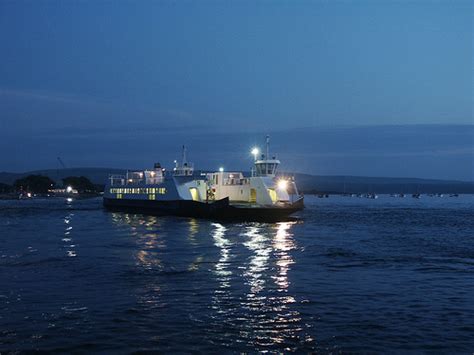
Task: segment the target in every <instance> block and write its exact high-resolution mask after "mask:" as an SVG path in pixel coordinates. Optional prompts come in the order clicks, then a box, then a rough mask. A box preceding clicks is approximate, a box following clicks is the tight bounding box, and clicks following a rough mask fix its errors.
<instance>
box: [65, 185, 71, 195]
mask: <svg viewBox="0 0 474 355" xmlns="http://www.w3.org/2000/svg"><path fill="white" fill-rule="evenodd" d="M66 192H67V193H68V194H70V193H71V192H72V186H68V187H66Z"/></svg>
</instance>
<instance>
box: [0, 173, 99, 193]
mask: <svg viewBox="0 0 474 355" xmlns="http://www.w3.org/2000/svg"><path fill="white" fill-rule="evenodd" d="M62 181H63V185H64V187H65V188H66V187H67V186H71V187H72V188H73V189H75V190H77V191H78V192H80V193H85V192H96V191H97V189H96V187H95V185H94V184H93V183H92V182H91V181H90V180H89V179H88V178H86V177H85V176H68V177H66V178H64V179H62ZM55 186H56V183H55V182H54V181H53V180H51V179H50V178H49V177H47V176H43V175H28V176H26V177H24V178H21V179H18V180H16V181H15V182H14V183H13V186H10V185H6V184H1V183H0V193H9V192H12V191H24V192H31V193H37V194H43V193H47V192H48V190H51V189H53V188H55Z"/></svg>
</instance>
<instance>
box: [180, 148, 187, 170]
mask: <svg viewBox="0 0 474 355" xmlns="http://www.w3.org/2000/svg"><path fill="white" fill-rule="evenodd" d="M186 163H187V161H186V146H185V145H183V152H182V161H181V165H182V166H185V165H186Z"/></svg>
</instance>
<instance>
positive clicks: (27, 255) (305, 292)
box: [0, 196, 474, 353]
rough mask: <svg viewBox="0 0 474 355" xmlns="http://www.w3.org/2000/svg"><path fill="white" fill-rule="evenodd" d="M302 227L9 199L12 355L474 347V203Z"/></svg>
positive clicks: (368, 204) (4, 327)
mask: <svg viewBox="0 0 474 355" xmlns="http://www.w3.org/2000/svg"><path fill="white" fill-rule="evenodd" d="M306 205H307V208H306V209H305V211H304V212H303V213H302V215H301V217H302V219H301V220H300V221H298V222H291V223H276V224H262V223H239V224H219V223H215V222H212V221H205V220H196V219H187V218H175V217H163V218H159V217H150V216H142V215H133V214H123V213H110V212H106V211H104V210H103V209H102V207H101V201H100V200H99V199H94V200H82V201H79V200H77V201H76V200H75V201H72V202H67V201H64V200H43V201H41V200H33V201H0V352H1V351H30V350H42V351H62V352H105V353H112V352H114V353H115V352H119V353H126V352H131V351H136V350H138V351H140V350H143V351H147V350H152V351H160V352H168V351H173V352H184V351H186V352H203V353H205V352H214V353H215V352H255V351H270V352H282V351H283V352H284V351H296V352H319V353H329V352H333V353H339V352H341V353H347V352H350V353H354V352H355V353H367V352H369V353H371V352H384V353H385V352H406V351H408V352H445V353H446V352H450V353H452V352H456V353H472V351H473V349H474V197H472V196H461V197H459V198H446V197H445V198H429V197H423V198H422V199H420V200H415V199H412V198H405V199H400V198H390V197H388V196H384V197H381V198H379V199H378V200H366V199H358V198H344V197H331V198H329V199H317V198H312V197H310V196H308V197H307V198H306Z"/></svg>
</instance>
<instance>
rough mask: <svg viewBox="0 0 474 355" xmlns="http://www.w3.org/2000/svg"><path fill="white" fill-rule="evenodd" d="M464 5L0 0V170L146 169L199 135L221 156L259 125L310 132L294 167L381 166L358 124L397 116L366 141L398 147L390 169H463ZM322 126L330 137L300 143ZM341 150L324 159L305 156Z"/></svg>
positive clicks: (467, 159)
mask: <svg viewBox="0 0 474 355" xmlns="http://www.w3.org/2000/svg"><path fill="white" fill-rule="evenodd" d="M473 16H474V3H473V2H472V1H463V0H458V1H447V0H446V1H407V0H403V1H274V2H270V1H256V2H255V1H239V2H237V1H180V2H178V1H140V2H132V1H41V0H39V1H2V2H0V46H1V47H0V48H1V54H2V55H1V56H0V128H1V132H0V139H1V142H0V148H2V149H6V151H9V152H11V155H8V154H6V155H5V154H2V155H3V157H2V158H0V170H14V171H22V170H29V169H34V168H48V167H55V166H56V161H55V159H56V156H57V155H63V159H64V160H65V161H67V162H69V165H71V166H79V165H95V166H116V167H122V166H123V167H129V166H135V165H136V163H137V162H139V164H138V165H141V164H145V165H146V164H147V163H148V161H149V160H151V161H150V164H151V163H152V161H154V160H159V159H161V158H160V156H162V157H163V158H162V159H161V160H165V161H166V160H170V159H172V155H173V154H174V153H172V151H176V150H179V146H180V145H181V144H182V143H187V142H196V141H200V143H199V144H200V145H199V147H195V149H196V148H199V149H196V151H197V150H199V151H200V154H201V152H202V151H204V152H206V151H213V153H212V154H218V153H219V151H220V149H221V147H219V145H218V144H217V143H218V142H220V143H221V144H223V143H225V142H224V140H223V139H224V137H227V138H228V135H227V134H228V133H235V135H233V136H232V139H234V140H235V141H232V142H233V143H232V146H236V147H239V149H244V148H245V149H247V147H244V146H243V145H244V144H243V143H244V142H245V143H247V141H249V142H251V141H254V140H258V138H257V137H259V136H262V135H264V134H265V133H267V132H274V133H275V134H277V135H278V137H279V138H280V139H278V140H277V139H275V140H274V144H275V145H276V148H277V149H279V148H283V147H286V146H287V144H286V143H287V142H289V143H290V146H291V147H299V146H301V145H302V144H300V143H301V142H300V141H301V139H303V138H302V136H301V135H299V136H298V135H295V134H294V131H295V130H298V129H304V130H303V131H306V132H313V134H312V135H309V134H306V135H304V139H306V140H307V142H306V143H305V144H304V146H305V151H295V150H294V149H293V150H292V154H293V155H294V156H297V155H298V156H303V155H304V156H305V158H304V159H303V160H301V163H299V164H296V165H297V169H298V170H303V171H306V172H315V173H317V172H320V171H325V172H326V173H331V174H332V173H340V174H352V175H364V174H371V175H378V176H387V175H389V174H390V175H393V173H396V171H395V172H394V171H392V170H394V169H390V168H387V167H384V166H383V165H380V166H378V167H377V169H373V167H372V168H370V166H371V164H370V162H371V160H370V159H373V158H370V157H367V156H366V157H365V158H361V157H360V156H359V157H358V158H354V153H353V152H354V151H357V149H358V146H359V145H360V142H362V141H367V139H366V134H365V133H367V132H375V131H377V132H380V128H377V127H385V126H395V128H391V129H390V130H389V131H391V132H393V137H391V136H390V135H389V136H384V137H385V138H386V139H387V140H390V139H392V140H393V142H391V141H387V146H389V147H390V149H391V150H390V149H388V148H387V147H386V146H385V145H384V144H378V143H377V144H376V143H374V144H373V145H372V146H370V145H369V146H368V147H367V149H368V150H369V151H372V152H373V153H374V154H377V155H379V156H381V157H383V156H384V155H386V156H392V157H393V156H394V154H399V155H400V156H403V157H405V160H406V161H409V163H407V164H405V165H403V164H402V165H403V166H402V167H401V169H402V171H401V172H400V173H401V175H403V176H419V175H420V174H421V173H423V172H424V173H425V174H429V175H430V176H427V177H450V178H460V179H470V180H472V179H474V177H473V172H472V168H471V169H466V165H469V164H471V166H472V164H473V150H474V148H473V146H474V144H473V142H472V140H473V138H472V130H471V129H470V126H471V125H473V124H474V118H473V97H474V92H473V82H474V78H473V72H474V69H473V62H474V55H473V41H474V31H473ZM426 125H428V126H429V127H431V128H429V129H427V128H426ZM433 125H436V127H438V128H437V129H436V130H438V129H439V127H442V126H446V127H445V128H441V130H443V129H445V131H446V136H449V137H451V138H450V139H452V142H451V143H450V144H451V146H450V147H449V154H450V159H447V158H445V157H446V155H444V156H443V154H446V149H447V148H446V145H445V146H437V142H438V136H436V135H434V136H431V135H427V133H428V132H434V131H433V129H432V127H433ZM460 125H461V127H462V126H464V127H467V128H465V129H461V130H459V129H458V128H456V127H460ZM359 126H363V127H368V128H366V129H365V130H364V129H363V130H362V131H361V130H359V129H358V128H357V127H359ZM402 126H412V127H411V128H410V130H411V131H410V132H412V131H413V129H414V130H415V136H416V135H417V134H418V135H419V136H420V137H424V138H423V139H424V140H428V141H430V142H431V143H430V144H431V146H430V147H431V148H429V149H428V148H426V146H425V147H424V148H420V147H419V145H417V144H416V140H413V139H412V138H410V137H409V138H407V136H406V130H404V129H402V128H401V127H402ZM348 128H350V129H351V139H349V140H347V141H348V142H352V143H353V145H352V146H351V145H348V144H345V143H347V142H344V139H343V137H344V134H346V135H347V129H348ZM327 129H331V130H332V131H331V132H333V133H332V134H334V136H333V137H334V139H333V140H332V141H329V142H327V143H326V145H324V146H322V145H321V144H314V145H311V144H312V143H314V142H315V141H325V138H324V137H322V136H321V134H322V133H321V132H325V130H327ZM374 130H375V131H374ZM417 130H419V131H417ZM150 132H153V133H154V134H153V137H154V139H155V140H156V141H154V139H152V138H150V137H149V135H150ZM276 132H287V135H286V137H285V134H280V133H276ZM334 132H336V133H334ZM337 132H339V133H337ZM344 132H346V133H344ZM395 132H397V134H395ZM437 132H438V131H437ZM452 132H458V133H457V134H455V135H454V136H453V134H452ZM237 133H239V134H237ZM438 133H439V132H438ZM372 134H374V133H372ZM433 134H435V133H433ZM466 134H467V136H466ZM461 136H462V137H461ZM202 137H210V138H209V139H206V140H204V139H202ZM228 139H230V138H228ZM178 140H179V142H178ZM182 140H185V141H184V142H182ZM213 140H214V141H213ZM282 140H283V141H284V142H285V144H283V142H282ZM466 140H467V143H466ZM186 141H187V142H186ZM157 142H160V143H157ZM164 142H166V144H167V145H169V148H166V147H164V146H163V143H164ZM369 142H370V139H369ZM394 142H405V144H402V145H397V144H395V143H394ZM293 143H294V144H293ZM124 145H126V146H127V149H126V152H122V150H121V148H120V147H122V146H124ZM394 145H395V146H398V147H399V148H398V149H399V150H398V151H397V150H396V149H395V148H393V146H394ZM456 145H458V146H457V147H454V146H456ZM88 147H94V149H95V150H96V151H97V153H95V154H94V153H93V152H92V155H91V156H90V160H89V161H88V160H86V159H85V157H86V156H87V155H89V154H91V152H90V149H89V148H88ZM154 147H160V150H158V149H154ZM341 147H345V148H344V149H345V151H343V152H341V149H342V148H341ZM111 148H113V149H111ZM402 148H403V149H402ZM308 149H310V150H311V149H313V150H314V151H313V154H314V156H308V155H307V154H308ZM328 149H329V150H331V149H332V151H327V150H328ZM394 149H395V151H394ZM423 149H424V150H423ZM222 150H223V149H222ZM287 150H290V149H289V148H288V149H287ZM316 150H317V151H316ZM406 150H408V151H410V152H411V155H409V156H407V151H406ZM117 151H119V152H121V154H120V155H117V154H116V152H117ZM223 151H224V150H223ZM427 151H429V153H430V154H431V155H432V157H433V159H434V160H433V161H431V160H429V159H426V158H421V157H420V156H424V157H426V154H427ZM28 152H29V153H28ZM151 152H153V154H151ZM336 153H337V154H339V155H340V158H338V159H339V160H340V163H338V164H336V165H337V166H334V167H331V166H330V164H326V163H324V162H323V161H321V160H318V159H317V158H316V157H317V156H319V157H320V156H321V154H326V155H327V156H328V157H329V156H331V154H332V156H334V154H336ZM201 156H202V155H199V159H200V160H201V162H202V164H208V165H212V164H211V163H210V162H206V161H205V160H204V159H201ZM98 157H100V159H98ZM436 157H438V158H439V159H438V160H436ZM219 158H220V157H219V155H217V156H216V159H217V160H223V161H226V160H228V159H227V158H228V157H227V156H224V155H223V156H222V157H221V159H219ZM289 158H291V157H289ZM360 159H362V160H363V159H365V160H363V162H362V163H361V160H360ZM435 161H437V162H438V163H437V164H438V165H439V166H438V168H436V166H433V162H435ZM441 162H442V164H441ZM229 164H233V165H236V166H239V167H240V165H242V164H246V163H245V162H241V160H238V161H232V162H229ZM317 164H323V165H328V166H325V167H324V169H319V168H317V167H315V165H317ZM212 167H213V166H206V167H205V168H212ZM417 167H418V168H417ZM428 171H429V173H428ZM448 175H449V176H448Z"/></svg>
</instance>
